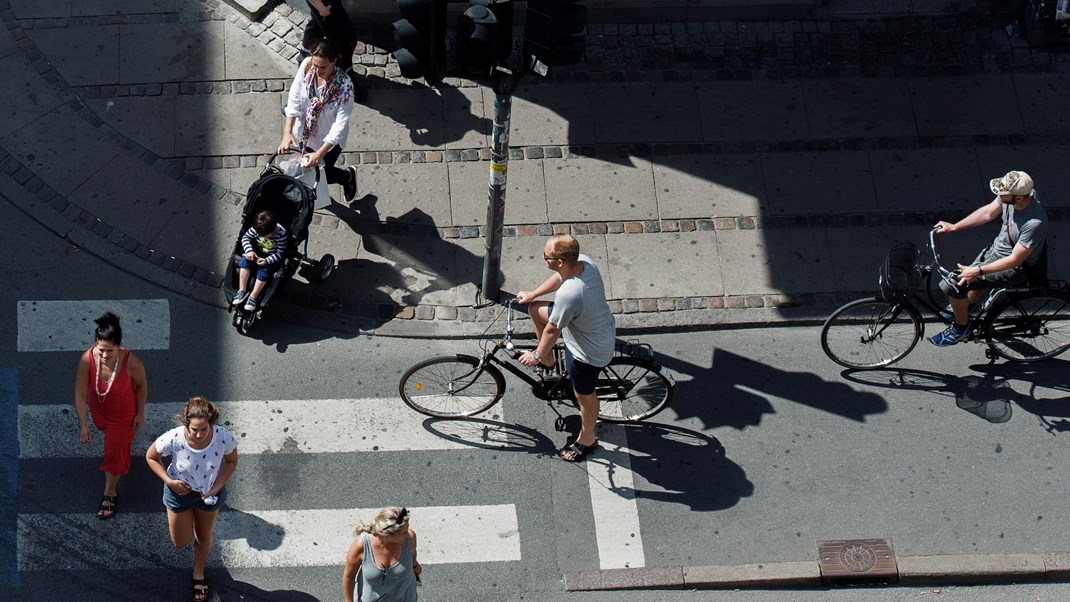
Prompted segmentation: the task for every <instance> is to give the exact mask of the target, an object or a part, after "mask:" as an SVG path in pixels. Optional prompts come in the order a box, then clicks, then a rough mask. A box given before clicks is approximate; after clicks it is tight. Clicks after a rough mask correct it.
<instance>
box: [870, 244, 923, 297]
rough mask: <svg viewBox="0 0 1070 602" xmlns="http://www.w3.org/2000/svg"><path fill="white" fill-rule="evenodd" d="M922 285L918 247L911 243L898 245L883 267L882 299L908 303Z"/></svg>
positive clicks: (881, 276) (894, 247) (890, 252)
mask: <svg viewBox="0 0 1070 602" xmlns="http://www.w3.org/2000/svg"><path fill="white" fill-rule="evenodd" d="M920 285H921V271H919V270H918V249H917V247H915V246H914V245H913V244H912V243H909V242H901V243H897V244H896V245H895V246H893V247H892V250H891V251H888V257H887V258H886V259H885V260H884V265H883V266H881V272H880V289H881V297H883V298H884V300H885V301H893V302H894V301H906V300H907V299H909V298H910V295H912V294H914V291H916V290H918V286H920Z"/></svg>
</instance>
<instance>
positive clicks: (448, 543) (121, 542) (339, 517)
mask: <svg viewBox="0 0 1070 602" xmlns="http://www.w3.org/2000/svg"><path fill="white" fill-rule="evenodd" d="M409 510H410V512H411V513H412V519H411V520H412V523H411V524H412V528H413V530H415V531H416V533H417V536H418V538H419V539H418V547H417V553H418V555H419V560H420V562H421V564H425V563H426V564H448V563H465V562H507V561H513V560H520V532H519V527H518V521H517V515H516V506H514V505H513V504H501V505H487V506H427V507H423V508H419V507H417V508H410V509H409ZM378 511H379V509H378V508H352V509H330V510H268V511H235V512H229V511H224V512H222V514H221V515H220V517H219V520H218V522H217V523H216V527H215V530H214V531H213V534H214V539H215V545H216V549H215V550H214V551H213V554H212V557H211V558H210V561H209V565H210V566H226V567H229V568H239V567H243V568H244V567H249V568H252V567H279V566H290V567H293V566H340V565H341V564H342V563H343V561H344V559H345V553H346V550H347V549H349V544H350V542H352V541H353V525H354V524H355V523H356V522H357V521H358V520H365V521H368V520H371V519H372V517H374V516H375V513H376V512H378ZM121 518H122V520H111V521H101V520H98V519H97V517H96V515H95V514H93V513H82V514H20V515H19V517H18V561H19V570H21V571H44V570H129V569H146V568H155V567H158V566H160V565H161V564H162V565H169V566H174V567H187V566H189V563H190V551H189V550H184V551H178V550H174V549H173V548H172V546H171V542H170V539H169V536H168V533H167V518H166V516H165V514H164V511H163V508H162V506H161V509H160V512H158V513H156V512H154V513H124V514H123V515H122V517H121Z"/></svg>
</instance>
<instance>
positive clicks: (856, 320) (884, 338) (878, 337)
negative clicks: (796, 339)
mask: <svg viewBox="0 0 1070 602" xmlns="http://www.w3.org/2000/svg"><path fill="white" fill-rule="evenodd" d="M921 333H922V324H921V316H919V315H918V312H917V310H916V309H914V308H913V307H911V306H909V305H903V304H898V303H889V302H888V301H884V300H882V299H859V300H857V301H852V302H850V303H848V304H847V305H844V306H843V307H841V308H839V309H837V310H836V311H835V312H833V313H832V315H831V316H829V317H828V319H827V320H825V324H824V326H822V327H821V349H823V350H824V351H825V355H827V356H828V357H829V359H830V360H832V361H834V362H836V363H837V364H839V365H841V366H844V367H846V368H855V369H858V370H872V369H873V368H881V367H884V366H888V365H890V364H894V363H895V362H898V361H899V360H901V359H903V357H905V356H906V354H908V353H910V352H911V350H913V349H914V346H915V345H917V344H918V340H919V339H921Z"/></svg>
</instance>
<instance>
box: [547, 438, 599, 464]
mask: <svg viewBox="0 0 1070 602" xmlns="http://www.w3.org/2000/svg"><path fill="white" fill-rule="evenodd" d="M596 449H598V440H597V439H595V442H594V443H592V444H590V445H584V444H582V443H580V442H579V441H577V442H575V443H573V444H572V445H568V446H565V447H562V448H561V449H560V451H558V452H557V457H559V458H561V459H562V460H564V461H565V462H582V461H583V459H584V458H586V457H587V456H588V455H589V454H590V453H591V452H593V451H594V450H596Z"/></svg>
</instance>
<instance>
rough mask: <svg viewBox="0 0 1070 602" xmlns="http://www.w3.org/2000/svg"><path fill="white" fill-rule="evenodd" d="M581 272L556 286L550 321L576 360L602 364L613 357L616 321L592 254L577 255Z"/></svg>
mask: <svg viewBox="0 0 1070 602" xmlns="http://www.w3.org/2000/svg"><path fill="white" fill-rule="evenodd" d="M579 259H580V263H581V264H583V272H582V273H581V274H580V275H578V276H573V277H572V278H568V279H566V280H565V281H564V282H562V283H561V287H560V288H559V289H557V296H556V297H555V298H554V309H553V311H552V312H551V313H550V322H551V323H552V324H553V325H554V326H557V327H558V328H560V329H561V330H562V333H561V338H563V339H564V340H565V347H567V348H568V350H569V351H571V352H572V355H573V356H574V357H575V358H576V359H578V360H579V361H581V362H583V363H585V364H590V365H592V366H598V367H599V368H601V367H602V366H605V365H606V364H608V363H609V360H611V359H613V350H614V343H615V342H616V338H617V321H616V319H614V318H613V312H611V311H609V304H608V303H606V287H605V285H604V284H602V275H601V274H600V273H599V272H598V268H597V267H595V265H594V264H593V263H591V258H590V257H587V256H586V255H582V254H581V255H580V257H579Z"/></svg>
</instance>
